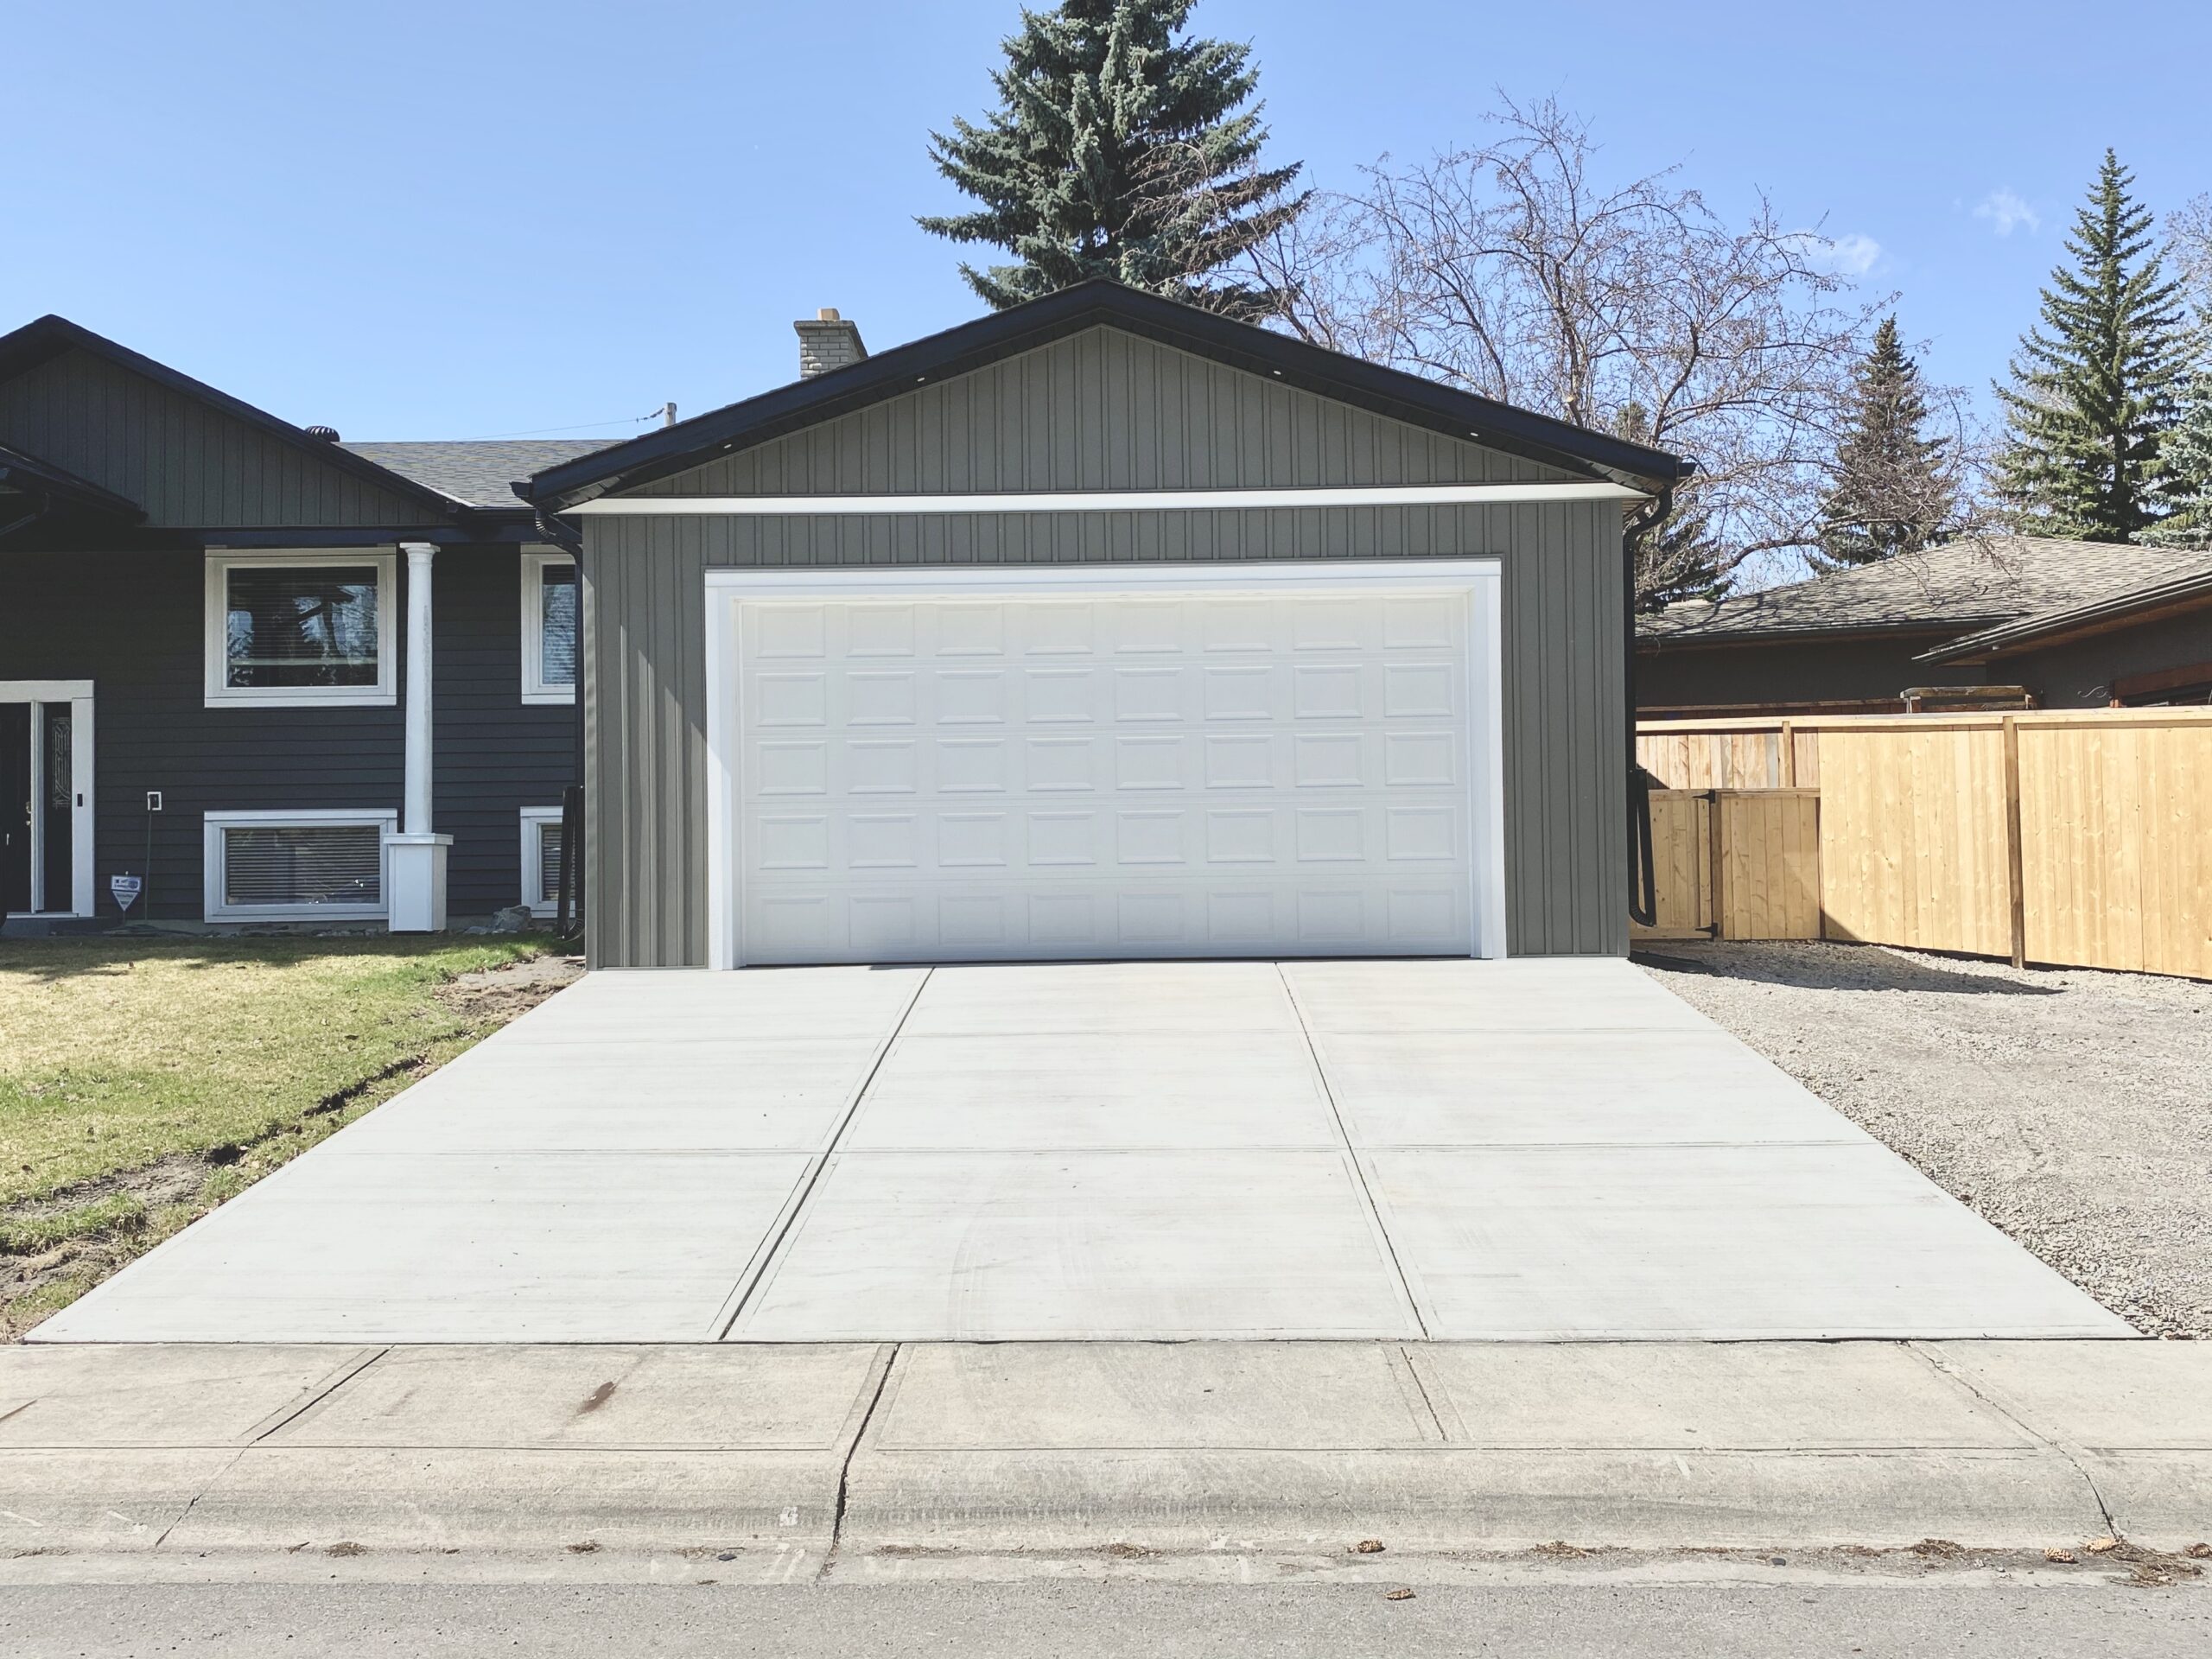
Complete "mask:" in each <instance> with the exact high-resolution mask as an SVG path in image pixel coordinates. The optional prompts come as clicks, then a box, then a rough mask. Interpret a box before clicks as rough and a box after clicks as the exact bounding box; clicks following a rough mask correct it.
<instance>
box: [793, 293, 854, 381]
mask: <svg viewBox="0 0 2212 1659" xmlns="http://www.w3.org/2000/svg"><path fill="white" fill-rule="evenodd" d="M791 327H794V328H796V329H797V330H798V378H800V379H802V380H811V379H813V378H814V377H815V376H816V375H817V374H827V373H829V372H830V370H832V369H842V368H849V367H850V366H851V365H853V364H855V363H857V362H859V361H860V360H861V359H862V358H864V357H866V356H867V355H868V347H867V346H863V345H861V328H860V325H859V324H858V323H856V322H848V321H845V319H844V318H842V317H841V316H839V315H837V308H836V306H834V305H825V306H823V308H822V309H821V310H819V311H817V312H816V313H815V314H814V315H813V316H812V317H803V318H801V319H800V320H799V321H797V322H795V323H793V324H791Z"/></svg>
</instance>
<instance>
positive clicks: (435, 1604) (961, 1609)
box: [0, 1581, 2212, 1659]
mask: <svg viewBox="0 0 2212 1659" xmlns="http://www.w3.org/2000/svg"><path fill="white" fill-rule="evenodd" d="M0 1652H4V1653H6V1654H9V1655H10V1656H16V1659H47V1656H64V1655H66V1656H70V1659H79V1656H99V1659H107V1656H124V1655H130V1656H138V1655H147V1656H153V1655H162V1656H175V1655H186V1656H191V1655H222V1656H225V1659H256V1656H260V1655H264V1654H283V1655H285V1656H288V1659H314V1656H320V1655H325V1654H328V1655H343V1656H346V1659H373V1656H379V1655H387V1654H404V1655H409V1656H443V1655H464V1654H465V1655H470V1656H476V1655H486V1654H497V1653H506V1652H517V1653H524V1654H529V1655H531V1656H534V1659H537V1656H542V1659H560V1656H566V1655H571V1654H575V1655H589V1656H591V1659H627V1656H631V1655H643V1654H651V1655H654V1656H689V1655H714V1656H718V1659H720V1656H729V1655H751V1654H766V1655H774V1656H778V1659H814V1656H817V1655H819V1656H823V1659H830V1656H835V1659H854V1656H858V1655H880V1654H944V1655H957V1656H961V1659H998V1656H1007V1659H1055V1656H1060V1655H1069V1656H1079V1659H1109V1656H1117V1655H1122V1654H1129V1655H1143V1656H1146V1659H1183V1656H1196V1655H1208V1656H1211V1655H1230V1654H1233V1655H1238V1656H1246V1655H1250V1656H1269V1659H1308V1656H1310V1659H1364V1656H1370V1655H1374V1656H1389V1659H1421V1656H1425V1655H1431V1654H1436V1655H1442V1654H1452V1655H1461V1654H1470V1655H1471V1654H1501V1655H1503V1654H1510V1655H1514V1656H1516V1659H1570V1656H1571V1659H1581V1656H1589V1659H1643V1656H1658V1655H1668V1656H1675V1655H1694V1656H1698V1659H1737V1656H1744V1659H1751V1656H1757V1659H1775V1656H1788V1659H1816V1656H1824V1655H1830V1654H1834V1655H1838V1656H1850V1655H1854V1654H1855V1655H1862V1656H1865V1659H1881V1656H1911V1659H1980V1656H1985V1655H1986V1656H1991V1659H2044V1656H2050V1659H2087V1656H2097V1659H2102V1656H2107V1655H2110V1656H2125V1659H2157V1656H2164V1655H2168V1654H2172V1655H2188V1656H2190V1659H2196V1656H2201V1655H2202V1654H2205V1653H2208V1652H2212V1592H2206V1591H2204V1590H2202V1589H2198V1588H2193V1587H2182V1588H2174V1589H2164V1590H2142V1589H2133V1588H2127V1587H2123V1586H2117V1585H2110V1584H2101V1585H2094V1586H2091V1585H2078V1586H2064V1587H2034V1588H2031V1587H2027V1586H2005V1585H1997V1586H1992V1585H1989V1584H1986V1583H1977V1584H1970V1585H1969V1584H1956V1583H1953V1584H1940V1583H1916V1584H1909V1585H1902V1586H1899V1585H1879V1586H1859V1585H1845V1586H1837V1585H1796V1586H1791V1585H1780V1586H1771V1587H1761V1586H1711V1585H1702V1586H1684V1585H1649V1586H1624V1585H1603V1586H1592V1585H1586V1584H1585V1585H1560V1584H1551V1585H1534V1586H1528V1585H1524V1586H1505V1587H1498V1586H1442V1587H1439V1586H1424V1587H1422V1588H1421V1589H1420V1591H1419V1592H1418V1593H1417V1594H1416V1595H1415V1596H1414V1598H1413V1599H1410V1600H1403V1601H1395V1602H1393V1601H1389V1600H1386V1599H1384V1597H1383V1592H1382V1590H1381V1589H1380V1588H1379V1587H1377V1586H1369V1585H1362V1586H1343V1585H1330V1586H1323V1585H1301V1586H1273V1587H1266V1588H1262V1587H1248V1586H1187V1585H1162V1584H1118V1585H1114V1584H1096V1583H1090V1584H1077V1583H1058V1584H1039V1583H1036V1582H1034V1581H1031V1582H1027V1583H1020V1584H980V1583H941V1582H940V1583H927V1584H910V1585H899V1586H884V1585H876V1586H820V1585H811V1586H789V1587H779V1588H738V1587H734V1586H664V1587H656V1586H644V1587H634V1588H633V1587H616V1588H603V1587H593V1588H560V1587H553V1586H531V1585H491V1586H422V1585H396V1586H394V1585H330V1586H272V1585H263V1586H10V1587H9V1588H7V1589H6V1590H5V1591H0Z"/></svg>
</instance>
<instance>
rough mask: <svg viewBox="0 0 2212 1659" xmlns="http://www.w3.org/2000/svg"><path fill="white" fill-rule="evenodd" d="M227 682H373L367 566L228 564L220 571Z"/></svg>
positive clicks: (374, 623)
mask: <svg viewBox="0 0 2212 1659" xmlns="http://www.w3.org/2000/svg"><path fill="white" fill-rule="evenodd" d="M224 580H225V583H226V594H225V602H226V612H227V614H226V619H225V639H226V645H227V647H228V650H227V657H228V666H227V677H226V683H228V684H231V685H234V686H298V685H374V684H375V683H377V628H378V616H377V569H376V567H375V566H374V565H363V566H353V565H292V566H284V565H269V566H233V567H232V569H230V570H228V571H226V573H225V575H224Z"/></svg>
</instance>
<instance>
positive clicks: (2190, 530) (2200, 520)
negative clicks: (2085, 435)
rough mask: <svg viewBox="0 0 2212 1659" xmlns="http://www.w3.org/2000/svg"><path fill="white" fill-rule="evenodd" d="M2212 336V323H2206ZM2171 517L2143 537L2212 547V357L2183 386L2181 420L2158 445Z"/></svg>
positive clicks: (2171, 543) (2170, 543) (2157, 541)
mask: <svg viewBox="0 0 2212 1659" xmlns="http://www.w3.org/2000/svg"><path fill="white" fill-rule="evenodd" d="M2205 331H2206V333H2207V334H2212V321H2208V322H2207V324H2206V330H2205ZM2158 459H2159V462H2160V467H2161V472H2162V476H2161V478H2160V480H2159V482H2160V485H2161V493H2162V495H2163V496H2164V504H2165V506H2166V509H2167V516H2166V517H2165V518H2161V519H2160V520H2159V521H2158V524H2157V525H2156V527H2155V528H2153V529H2151V530H2148V531H2145V532H2144V534H2143V539H2144V540H2145V541H2146V542H2150V543H2154V544H2156V545H2158V546H2161V547H2212V360H2207V361H2203V362H2200V363H2199V364H2198V365H2197V366H2196V372H2193V373H2192V374H2191V375H2190V377H2189V379H2188V381H2187V382H2186V384H2185V385H2183V389H2182V394H2181V399H2180V418H2179V419H2178V420H2177V421H2176V422H2175V423H2174V425H2173V427H2172V429H2171V430H2170V431H2168V432H2167V434H2166V435H2165V439H2164V442H2163V443H2161V444H2160V445H2159V453H2158Z"/></svg>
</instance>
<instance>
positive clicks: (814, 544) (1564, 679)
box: [584, 502, 1628, 967]
mask: <svg viewBox="0 0 2212 1659" xmlns="http://www.w3.org/2000/svg"><path fill="white" fill-rule="evenodd" d="M1114 517H1117V518H1145V519H1148V520H1151V521H1153V522H1151V523H1150V524H1148V526H1147V528H1146V529H1145V530H1144V531H1142V532H1139V531H1137V530H1136V529H1135V527H1133V526H1131V527H1124V526H1117V525H1116V524H1110V523H1105V522H1102V521H1101V520H1102V518H1103V516H1096V515H1092V516H1086V515H1078V514H1067V515H1052V516H1044V515H1039V516H1038V517H1036V518H1028V517H1026V516H1025V517H1006V516H1000V517H996V518H989V519H980V518H979V519H968V518H957V517H949V518H931V519H921V518H900V519H861V518H827V519H807V520H798V519H792V520H777V519H755V518H743V519H734V518H712V519H710V518H627V519H626V518H591V519H588V520H587V521H586V528H585V537H586V551H585V558H584V587H585V607H586V609H585V613H586V618H587V622H586V649H587V650H588V652H589V653H590V655H591V658H592V663H593V667H594V681H595V683H594V705H593V706H592V707H591V708H590V709H588V710H587V733H588V737H587V751H588V752H587V760H586V782H587V789H586V795H587V798H588V802H589V810H590V813H591V821H590V827H589V835H590V846H591V852H590V860H591V876H592V881H593V884H594V885H593V887H592V893H593V904H592V906H591V926H592V942H591V949H592V954H593V959H594V961H595V962H597V963H601V965H604V966H608V967H652V966H696V965H700V964H702V963H704V962H705V961H706V950H707V942H706V845H705V842H706V795H705V778H706V665H705V655H704V651H705V638H706V620H705V591H706V573H707V571H708V570H709V569H710V568H714V567H716V566H755V567H758V566H765V565H786V566H788V565H810V566H819V567H825V568H845V569H851V568H866V567H869V566H893V565H906V566H911V565H917V564H931V563H953V564H977V563H982V564H1016V565H1019V564H1039V563H1093V562H1103V563H1114V562H1117V561H1119V560H1123V559H1127V560H1132V561H1133V560H1137V559H1143V558H1153V559H1158V558H1163V557H1165V558H1171V559H1206V560H1234V559H1300V558H1323V559H1325V558H1351V557H1372V558H1395V557H1406V558H1419V557H1476V556H1496V557H1497V558H1498V559H1499V560H1500V561H1501V563H1502V566H1503V594H1502V601H1503V617H1502V623H1501V627H1502V632H1503V645H1504V657H1503V664H1502V669H1503V679H1504V688H1505V708H1504V711H1503V726H1504V730H1505V774H1506V782H1505V789H1506V826H1505V827H1506V881H1507V894H1508V912H1507V922H1506V926H1507V940H1508V948H1509V949H1510V950H1511V951H1512V952H1513V953H1514V954H1515V955H1517V956H1544V955H1554V954H1570V955H1587V954H1593V953H1594V954H1608V953H1610V954H1616V955H1618V954H1619V953H1620V952H1622V951H1624V950H1626V949H1627V939H1628V932H1627V930H1628V923H1627V904H1628V886H1627V871H1626V866H1625V853H1624V848H1625V844H1626V832H1625V829H1624V823H1625V815H1626V811H1627V803H1626V800H1625V797H1624V790H1625V786H1626V785H1625V778H1626V772H1627V766H1628V759H1627V747H1626V735H1625V732H1624V724H1623V713H1622V697H1623V696H1624V687H1623V684H1622V668H1623V664H1622V633H1621V604H1622V593H1621V516H1620V509H1619V506H1618V504H1616V503H1612V502H1574V503H1564V504H1558V505H1527V506H1515V507H1443V508H1363V509H1359V510H1356V511H1347V510H1344V509H1335V508H1332V509H1328V510H1325V511H1314V512H1248V513H1177V514H1147V515H1137V514H1126V515H1114ZM1163 521H1164V522H1163ZM1354 521H1369V522H1365V523H1355V522H1354ZM946 547H951V548H957V549H960V550H963V551H964V552H966V553H967V554H968V555H969V556H966V557H961V558H955V559H950V560H948V559H945V558H944V557H942V556H938V557H931V556H930V555H931V554H932V553H938V554H940V555H941V553H942V550H944V548H946ZM1139 549H1142V551H1140V550H1139ZM1163 549H1164V550H1165V551H1162V550H1163ZM994 555H995V556H994Z"/></svg>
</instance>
